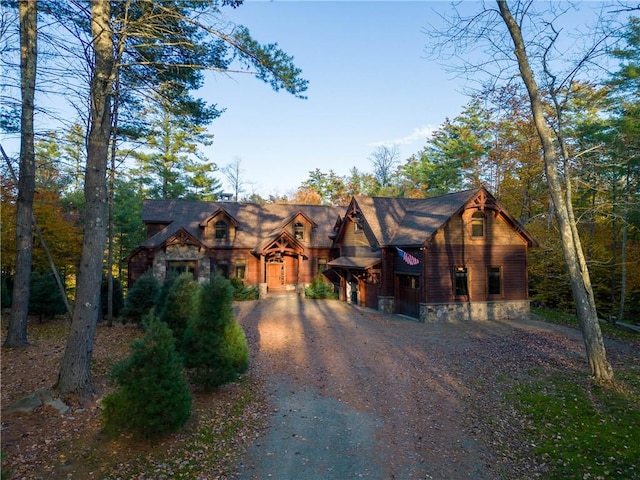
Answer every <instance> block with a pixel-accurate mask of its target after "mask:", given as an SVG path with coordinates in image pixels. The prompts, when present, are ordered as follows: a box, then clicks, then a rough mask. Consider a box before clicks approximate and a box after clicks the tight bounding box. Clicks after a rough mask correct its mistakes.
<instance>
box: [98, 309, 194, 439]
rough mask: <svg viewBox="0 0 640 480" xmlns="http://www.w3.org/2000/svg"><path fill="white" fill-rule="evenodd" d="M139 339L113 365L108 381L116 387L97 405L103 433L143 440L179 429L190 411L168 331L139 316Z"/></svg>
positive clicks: (155, 321) (151, 317) (179, 363)
mask: <svg viewBox="0 0 640 480" xmlns="http://www.w3.org/2000/svg"><path fill="white" fill-rule="evenodd" d="M143 326H144V328H145V335H144V337H143V338H141V339H138V340H136V341H134V342H133V343H132V351H131V355H130V356H129V357H128V358H127V359H125V360H122V361H121V362H118V363H117V364H116V365H115V366H114V368H113V371H112V379H113V381H114V382H115V384H116V385H117V387H118V389H117V390H116V391H115V392H113V393H111V394H109V395H107V396H105V397H104V399H103V401H102V407H103V408H102V424H103V427H104V429H105V432H107V433H108V434H111V435H115V434H117V433H120V432H133V433H135V434H137V435H140V436H141V437H143V438H146V439H152V438H155V437H158V436H160V435H162V434H164V433H167V432H171V431H174V430H177V429H178V428H180V427H181V426H182V425H184V423H185V422H186V421H187V419H188V418H189V415H190V413H191V402H192V398H191V393H190V392H189V387H188V385H187V381H186V379H185V377H184V369H183V364H182V361H181V359H180V357H179V355H178V353H177V352H176V350H175V346H174V341H173V334H172V332H171V330H170V329H169V327H168V326H167V325H166V324H165V323H163V322H160V321H159V320H158V318H157V317H156V316H155V315H148V316H147V317H145V319H144V322H143Z"/></svg>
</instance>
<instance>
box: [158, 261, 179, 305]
mask: <svg viewBox="0 0 640 480" xmlns="http://www.w3.org/2000/svg"><path fill="white" fill-rule="evenodd" d="M176 278H178V273H176V271H175V270H169V271H168V272H167V274H166V275H165V276H164V280H163V281H162V282H160V283H159V285H158V292H157V293H156V298H155V299H154V302H153V308H154V311H155V312H161V311H162V310H164V307H165V303H166V301H167V297H168V296H169V292H170V291H171V289H172V288H173V282H175V280H176Z"/></svg>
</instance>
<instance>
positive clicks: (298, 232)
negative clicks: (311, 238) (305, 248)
mask: <svg viewBox="0 0 640 480" xmlns="http://www.w3.org/2000/svg"><path fill="white" fill-rule="evenodd" d="M293 237H294V238H295V239H296V240H304V225H303V224H302V223H300V222H296V223H295V224H294V225H293Z"/></svg>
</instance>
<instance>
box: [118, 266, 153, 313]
mask: <svg viewBox="0 0 640 480" xmlns="http://www.w3.org/2000/svg"><path fill="white" fill-rule="evenodd" d="M159 290H160V283H159V282H158V279H157V278H156V277H155V275H154V274H153V272H152V271H151V270H148V271H147V272H146V273H145V274H144V275H141V276H140V278H138V280H137V281H136V283H134V284H133V286H132V287H131V288H130V289H129V294H128V295H127V298H126V300H125V303H124V309H123V310H122V316H123V321H124V323H127V322H132V323H140V321H141V320H142V318H143V317H144V316H145V315H147V314H148V313H149V311H150V310H151V309H152V308H153V306H154V304H155V301H156V295H157V294H158V291H159Z"/></svg>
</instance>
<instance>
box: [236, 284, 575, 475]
mask: <svg viewBox="0 0 640 480" xmlns="http://www.w3.org/2000/svg"><path fill="white" fill-rule="evenodd" d="M236 316H237V319H238V321H239V322H240V324H241V325H242V326H243V327H244V329H245V332H246V334H247V339H248V341H249V343H250V345H251V347H252V352H253V358H252V367H251V368H252V373H253V374H255V375H258V376H259V377H260V378H262V379H263V380H264V382H265V385H266V387H265V388H266V391H267V396H268V401H269V403H270V405H269V408H271V409H272V410H271V411H272V415H271V420H270V424H269V426H268V428H267V430H266V431H265V432H264V434H263V435H262V436H260V437H259V438H258V439H257V441H256V442H255V443H254V444H253V445H252V446H251V447H250V449H249V450H248V452H247V453H246V454H245V455H244V457H243V458H242V460H241V461H240V464H239V466H238V473H237V476H236V478H237V479H239V480H248V479H260V480H262V479H268V478H274V479H282V480H288V479H291V480H294V479H304V480H306V479H323V480H330V479H336V480H338V479H340V480H343V479H348V478H371V479H456V480H458V479H466V478H473V479H496V478H509V479H514V478H535V476H536V475H537V474H536V472H537V471H538V470H539V469H540V468H542V467H541V466H538V465H533V464H531V460H529V459H528V455H527V448H526V445H521V444H519V443H518V441H517V439H516V438H511V435H510V432H509V428H510V427H509V424H510V423H509V422H511V421H513V418H509V412H510V410H509V408H508V405H507V404H506V403H505V400H504V395H503V393H504V392H503V391H502V390H504V389H505V388H508V386H505V385H504V384H503V383H501V382H500V378H501V376H504V375H507V376H509V377H510V378H511V377H513V376H515V375H518V374H519V372H521V371H524V370H526V369H529V368H535V367H549V368H571V369H582V370H584V369H586V368H587V366H586V363H585V358H584V353H583V349H584V347H583V345H582V340H581V337H580V335H579V333H578V332H576V331H575V330H571V329H565V328H563V327H558V326H554V325H548V324H544V323H540V322H535V321H526V322H517V323H516V322H508V321H490V322H489V321H481V322H459V323H433V324H421V323H417V322H414V321H412V320H410V319H405V318H403V317H400V316H397V315H385V314H381V313H379V312H375V311H371V310H368V309H361V308H358V307H355V306H352V305H349V304H346V303H343V302H338V301H328V300H307V299H304V298H300V297H296V296H289V297H275V298H270V299H266V300H261V301H256V302H242V303H239V304H237V305H236ZM496 418H499V419H501V420H498V421H497V420H496ZM494 447H496V448H494ZM498 447H499V448H498ZM505 452H506V453H505Z"/></svg>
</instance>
